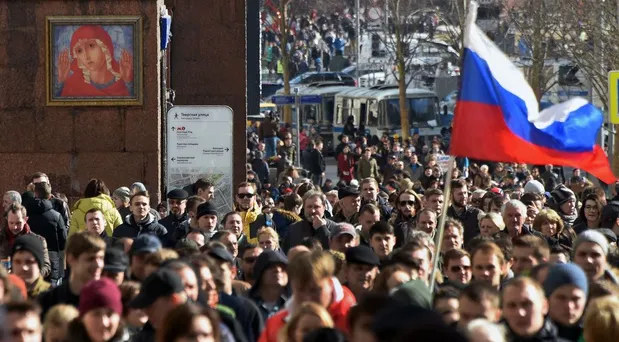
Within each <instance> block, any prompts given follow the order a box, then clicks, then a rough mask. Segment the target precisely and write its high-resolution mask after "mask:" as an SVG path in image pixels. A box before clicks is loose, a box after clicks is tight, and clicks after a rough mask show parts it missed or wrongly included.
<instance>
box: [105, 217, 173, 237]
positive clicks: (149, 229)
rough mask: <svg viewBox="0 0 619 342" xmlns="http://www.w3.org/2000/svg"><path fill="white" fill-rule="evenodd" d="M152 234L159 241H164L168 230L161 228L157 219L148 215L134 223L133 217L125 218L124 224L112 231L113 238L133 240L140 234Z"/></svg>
mask: <svg viewBox="0 0 619 342" xmlns="http://www.w3.org/2000/svg"><path fill="white" fill-rule="evenodd" d="M144 233H148V234H153V235H156V236H157V237H158V238H159V240H161V241H164V239H163V238H164V236H165V235H166V234H167V233H168V230H167V229H166V228H165V227H164V226H162V225H161V224H160V223H159V222H157V219H156V218H155V217H154V216H153V215H152V214H151V213H148V215H147V217H146V219H145V220H144V221H142V222H135V218H134V217H133V215H129V216H127V218H125V222H124V223H123V224H121V225H120V226H118V227H116V229H114V234H113V235H112V236H113V237H115V238H119V239H120V238H131V239H135V238H136V237H137V236H138V235H140V234H144Z"/></svg>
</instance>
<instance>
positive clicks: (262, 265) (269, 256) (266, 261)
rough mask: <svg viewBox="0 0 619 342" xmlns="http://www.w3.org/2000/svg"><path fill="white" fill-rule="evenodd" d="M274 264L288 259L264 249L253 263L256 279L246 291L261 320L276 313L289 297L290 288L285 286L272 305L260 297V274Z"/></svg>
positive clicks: (284, 262) (282, 262) (286, 261)
mask: <svg viewBox="0 0 619 342" xmlns="http://www.w3.org/2000/svg"><path fill="white" fill-rule="evenodd" d="M275 265H284V266H286V265H288V259H286V257H285V256H284V255H283V253H281V252H278V251H264V252H262V254H260V256H258V259H256V263H255V264H254V277H255V279H256V283H255V284H254V286H252V288H251V289H250V290H249V292H248V293H247V296H248V297H249V299H251V300H252V301H254V303H256V306H258V309H259V310H260V314H261V315H262V318H263V320H264V321H265V322H266V321H267V319H268V318H269V316H271V315H272V314H274V313H276V312H277V311H279V310H280V309H282V308H283V307H284V305H285V304H286V301H287V300H288V298H289V297H290V288H289V287H288V286H287V287H286V289H284V291H283V293H282V295H281V297H280V298H279V300H278V301H277V302H276V303H275V305H274V306H272V307H271V306H266V305H265V302H264V301H263V300H262V298H261V297H260V286H261V285H262V274H264V272H265V271H266V270H267V269H269V267H271V266H275Z"/></svg>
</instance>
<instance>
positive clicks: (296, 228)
mask: <svg viewBox="0 0 619 342" xmlns="http://www.w3.org/2000/svg"><path fill="white" fill-rule="evenodd" d="M325 220H326V221H327V223H326V224H325V225H324V226H321V227H318V229H314V227H313V226H312V223H311V222H309V221H307V220H303V221H299V222H295V223H293V224H291V225H290V226H289V227H288V234H286V237H285V238H284V244H283V246H282V247H283V250H284V252H285V253H286V254H288V250H290V248H292V247H295V246H298V245H300V244H301V242H303V239H305V238H308V237H313V238H316V239H318V240H319V241H320V243H322V248H324V249H329V235H330V234H331V230H332V229H333V228H334V227H335V225H336V223H335V222H333V221H331V220H329V219H325Z"/></svg>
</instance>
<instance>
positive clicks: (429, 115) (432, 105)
mask: <svg viewBox="0 0 619 342" xmlns="http://www.w3.org/2000/svg"><path fill="white" fill-rule="evenodd" d="M408 103H409V107H410V110H409V114H408V116H409V120H410V121H411V122H418V121H424V122H425V121H430V120H436V99H435V98H433V97H421V98H415V99H410V100H409V102H408Z"/></svg>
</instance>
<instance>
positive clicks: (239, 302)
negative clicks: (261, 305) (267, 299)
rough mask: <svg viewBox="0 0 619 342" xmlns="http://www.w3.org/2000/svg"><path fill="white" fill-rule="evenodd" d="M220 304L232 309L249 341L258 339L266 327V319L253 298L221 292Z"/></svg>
mask: <svg viewBox="0 0 619 342" xmlns="http://www.w3.org/2000/svg"><path fill="white" fill-rule="evenodd" d="M219 304H221V305H224V306H227V307H229V308H230V309H232V310H233V311H234V313H235V318H236V320H237V321H238V322H239V323H240V325H241V328H243V332H244V333H245V337H246V338H247V340H248V341H258V338H259V337H260V333H261V332H262V329H263V328H264V320H263V319H262V315H261V314H260V311H259V310H258V307H257V306H256V304H254V302H252V301H251V300H249V299H247V298H244V297H239V296H235V295H228V294H225V293H223V292H221V293H219Z"/></svg>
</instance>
